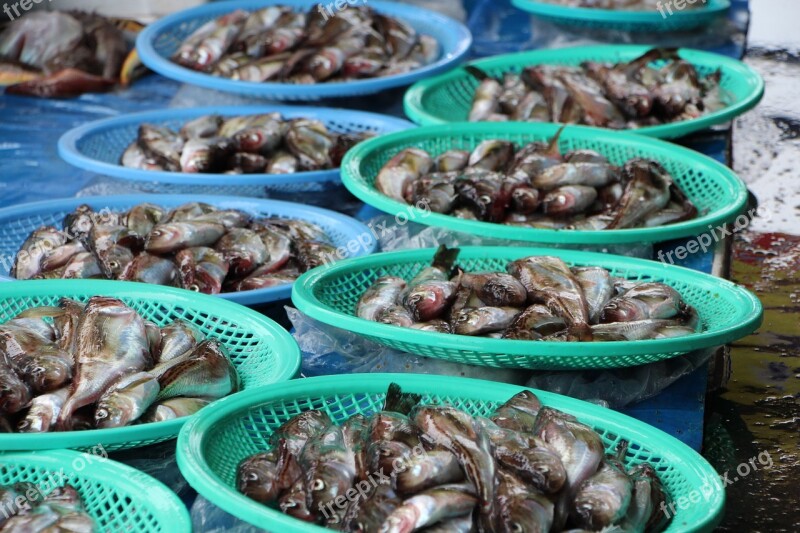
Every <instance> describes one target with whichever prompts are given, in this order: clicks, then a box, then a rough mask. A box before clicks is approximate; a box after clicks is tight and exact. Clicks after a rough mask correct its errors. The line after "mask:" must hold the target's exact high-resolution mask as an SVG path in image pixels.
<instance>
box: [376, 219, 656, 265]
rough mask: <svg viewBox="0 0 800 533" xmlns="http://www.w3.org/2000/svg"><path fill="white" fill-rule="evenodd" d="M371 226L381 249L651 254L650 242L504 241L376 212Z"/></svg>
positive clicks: (648, 256)
mask: <svg viewBox="0 0 800 533" xmlns="http://www.w3.org/2000/svg"><path fill="white" fill-rule="evenodd" d="M366 224H367V226H369V227H370V228H372V229H373V233H374V234H375V235H376V237H377V238H378V242H379V243H380V249H381V250H382V251H384V252H389V251H393V250H403V249H407V248H435V247H437V246H439V245H440V244H444V245H446V246H449V247H453V246H508V247H517V248H519V247H523V246H524V247H535V246H545V247H547V248H572V249H575V248H579V249H581V250H587V251H593V252H603V253H610V254H618V255H627V256H630V257H643V258H646V259H650V258H652V257H653V246H652V245H651V244H646V243H633V244H613V245H603V246H589V245H586V246H584V245H574V244H554V243H548V244H542V245H537V243H534V242H522V241H508V240H504V239H492V238H490V237H482V236H479V235H470V234H468V233H459V232H455V231H451V230H448V229H445V228H439V227H435V226H424V225H422V224H416V223H414V222H407V223H405V224H403V223H400V222H398V221H397V219H396V218H395V217H393V216H389V215H379V216H377V217H373V218H371V219H370V220H368V221H367V222H366Z"/></svg>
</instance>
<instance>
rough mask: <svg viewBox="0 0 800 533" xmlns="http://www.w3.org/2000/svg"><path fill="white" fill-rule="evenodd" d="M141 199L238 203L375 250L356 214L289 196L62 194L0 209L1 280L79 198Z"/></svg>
mask: <svg viewBox="0 0 800 533" xmlns="http://www.w3.org/2000/svg"><path fill="white" fill-rule="evenodd" d="M142 202H149V203H152V204H156V205H160V206H163V207H167V208H169V207H175V206H178V205H181V204H184V203H187V202H206V203H209V204H212V205H214V206H217V207H220V208H224V209H241V210H242V211H246V212H248V213H252V214H253V215H257V216H262V217H267V216H272V215H275V216H280V217H286V218H295V219H301V220H307V221H309V222H313V223H314V224H317V225H318V226H320V227H321V228H322V229H324V230H325V232H326V233H327V234H328V236H330V238H331V242H332V244H333V245H334V246H336V247H337V248H339V247H341V248H343V250H344V253H345V254H346V255H347V257H359V256H362V255H368V254H371V253H372V252H374V251H375V249H376V247H377V242H376V240H375V238H374V236H373V233H372V231H371V230H370V229H369V228H368V227H367V226H365V225H364V224H362V223H360V222H358V221H357V220H355V219H353V218H350V217H348V216H345V215H342V214H340V213H336V212H334V211H329V210H327V209H321V208H318V207H310V206H305V205H300V204H294V203H290V202H280V201H277V200H259V199H247V198H239V197H229V196H184V195H126V196H90V197H84V198H66V199H60V200H49V201H45V202H34V203H29V204H22V205H16V206H13V207H7V208H5V209H0V280H4V281H9V280H11V279H12V278H11V277H10V270H11V264H12V261H13V259H14V257H15V256H16V253H17V251H18V250H19V248H20V246H22V243H23V242H24V241H25V239H26V238H27V237H28V235H29V234H30V233H31V231H33V230H34V229H36V228H38V227H40V226H45V225H54V226H56V227H58V228H60V227H61V223H62V221H63V220H64V217H65V216H66V215H67V214H68V213H71V212H72V211H73V210H74V209H75V208H76V207H77V206H79V205H81V204H87V205H89V206H90V207H91V208H92V209H94V210H95V211H99V210H101V209H104V208H108V209H110V210H112V211H125V210H127V209H130V208H131V207H133V206H134V205H136V204H138V203H142ZM354 250H355V251H354ZM291 293H292V284H291V283H287V284H286V285H280V286H278V287H270V288H266V289H257V290H252V291H242V292H231V293H223V294H220V295H219V296H220V297H221V298H224V299H226V300H230V301H232V302H236V303H239V304H243V305H256V304H263V303H268V302H274V301H277V300H285V299H288V298H289V297H290V296H291Z"/></svg>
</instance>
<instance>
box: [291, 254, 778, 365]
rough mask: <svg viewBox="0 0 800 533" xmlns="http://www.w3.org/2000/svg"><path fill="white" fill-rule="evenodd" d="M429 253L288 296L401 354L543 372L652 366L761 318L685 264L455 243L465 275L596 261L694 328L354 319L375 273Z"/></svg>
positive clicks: (379, 259) (393, 257) (731, 287)
mask: <svg viewBox="0 0 800 533" xmlns="http://www.w3.org/2000/svg"><path fill="white" fill-rule="evenodd" d="M434 253H435V250H434V249H432V248H429V249H425V250H405V251H400V252H387V253H380V254H374V255H371V256H368V257H362V258H357V259H347V260H344V261H341V262H339V263H337V264H335V265H331V266H329V267H321V268H317V269H315V270H313V271H311V272H308V273H306V274H303V276H301V277H300V279H299V280H298V281H297V282H296V283H295V285H294V289H293V291H292V301H293V302H294V304H295V306H296V307H297V309H299V310H300V311H302V312H303V313H305V314H306V315H308V316H310V317H311V318H313V319H316V320H319V321H320V322H323V323H325V324H329V325H331V326H334V327H337V328H341V329H345V330H348V331H352V332H354V333H357V334H358V335H361V336H363V337H365V338H367V339H369V340H372V341H375V342H379V343H381V344H385V345H387V346H390V347H392V348H395V349H397V350H402V351H404V352H411V353H415V354H419V355H424V356H427V357H436V358H439V359H446V360H449V361H455V362H457V363H467V364H473V365H482V366H491V367H508V368H533V369H542V370H567V369H579V368H580V369H590V368H614V367H624V366H634V365H641V364H645V363H651V362H653V361H659V360H662V359H668V358H670V357H675V356H677V355H680V354H682V353H686V352H690V351H692V350H698V349H700V348H707V347H711V346H719V345H722V344H725V343H728V342H731V341H734V340H736V339H739V338H741V337H744V336H746V335H747V334H749V333H752V332H753V331H755V330H756V329H757V328H758V326H759V325H760V324H761V320H762V313H763V311H762V308H761V302H759V300H758V298H756V297H755V296H754V295H753V294H752V293H750V292H749V291H747V290H746V289H744V288H742V287H740V286H738V285H735V284H733V283H731V282H729V281H726V280H723V279H720V278H716V277H714V276H710V275H708V274H704V273H702V272H697V271H694V270H689V269H687V268H683V267H677V266H674V265H668V264H665V263H661V262H657V261H648V260H644V259H635V258H631V257H624V256H616V255H608V254H600V253H592V252H577V251H572V250H553V249H545V248H505V247H503V248H501V247H482V246H474V247H472V246H468V247H463V248H461V253H460V254H459V256H458V261H457V264H458V266H459V267H461V268H462V269H463V270H464V271H465V272H481V271H502V272H505V267H506V264H507V263H508V262H509V261H513V260H515V259H519V258H522V257H528V256H532V255H552V256H557V257H560V258H561V259H563V260H564V262H565V263H567V264H568V265H570V266H601V267H603V268H606V269H608V270H609V271H610V272H611V274H612V275H613V276H620V277H623V278H627V279H630V280H637V281H654V282H661V283H666V284H667V285H669V286H671V287H674V288H675V289H676V290H677V291H678V292H680V293H681V295H682V296H683V299H684V300H685V301H686V302H687V303H688V304H689V305H692V306H694V307H695V308H696V309H697V311H698V313H699V315H700V321H701V327H700V331H699V332H698V333H695V334H694V335H689V336H686V337H677V338H669V339H650V340H641V341H610V342H582V343H576V342H544V341H524V340H508V339H492V338H484V337H469V336H465V335H452V334H448V333H437V332H430V331H417V330H412V329H408V328H402V327H400V326H392V325H389V324H380V323H378V322H372V321H369V320H365V319H363V318H358V317H356V316H355V307H356V303H357V302H358V299H359V297H360V296H361V295H362V294H363V293H364V291H365V290H366V289H367V288H368V287H370V286H371V285H372V284H373V283H374V282H375V280H376V279H377V278H379V277H381V276H387V275H391V276H399V277H401V278H403V279H405V280H410V279H412V278H413V277H414V276H415V275H416V274H417V273H418V272H419V271H420V270H422V269H423V268H425V267H426V266H428V265H430V263H431V260H432V258H433V254H434Z"/></svg>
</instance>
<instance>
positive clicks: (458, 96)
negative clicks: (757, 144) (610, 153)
mask: <svg viewBox="0 0 800 533" xmlns="http://www.w3.org/2000/svg"><path fill="white" fill-rule="evenodd" d="M650 48H652V47H650V46H637V45H602V46H580V47H574V48H560V49H557V50H535V51H532V52H521V53H516V54H506V55H500V56H496V57H491V58H487V59H482V60H479V61H474V62H471V63H470V64H471V65H474V66H476V67H479V68H481V69H482V70H484V71H486V72H487V73H489V74H490V75H492V76H499V75H502V74H503V73H505V72H520V71H521V70H522V69H523V68H525V67H528V66H531V65H539V64H547V65H568V66H577V65H580V64H581V63H582V62H583V61H605V62H612V63H616V62H620V61H630V60H631V59H634V58H636V57H639V56H640V55H642V54H644V53H645V52H646V51H647V50H649V49H650ZM679 53H680V56H681V57H682V58H683V59H685V60H686V61H688V62H689V63H691V64H692V65H694V66H695V68H696V69H697V71H698V72H699V73H700V74H702V75H707V74H711V73H713V72H715V71H716V70H717V69H719V70H720V71H721V73H722V76H721V78H720V85H721V87H722V89H723V90H724V91H725V92H726V93H727V94H728V95H729V97H730V100H731V101H730V103H729V104H728V105H727V106H726V107H724V108H722V109H720V110H717V111H714V112H712V113H708V114H706V115H703V116H701V117H698V118H695V119H691V120H685V121H681V122H674V123H670V124H661V125H658V126H647V127H644V128H638V129H636V130H635V131H636V132H637V133H639V134H641V135H648V136H650V137H660V138H674V137H680V136H682V135H687V134H689V133H692V132H695V131H700V130H703V129H706V128H708V127H709V126H712V125H714V124H721V123H723V122H727V121H728V120H731V119H732V118H734V117H736V116H738V115H741V114H742V113H744V112H745V111H748V110H750V109H752V108H753V107H755V105H756V104H757V103H758V102H759V101H760V100H761V97H762V96H764V80H763V79H761V76H759V74H758V73H757V72H756V71H755V70H753V69H752V68H750V67H749V66H747V65H745V64H744V63H742V62H741V61H737V60H735V59H731V58H729V57H725V56H723V55H719V54H714V53H711V52H702V51H700V50H690V49H686V48H681V49H680V50H679ZM477 86H478V81H477V80H476V79H475V78H474V77H473V76H471V75H470V74H469V73H467V71H466V70H464V69H461V68H459V69H454V70H452V71H450V72H448V73H446V74H442V75H441V76H437V77H435V78H430V79H427V80H424V81H421V82H419V83H417V84H415V85H414V86H413V87H411V88H410V89H409V90H408V91H407V92H406V95H405V100H404V104H405V111H406V115H408V117H409V118H410V119H411V120H413V121H414V122H416V123H417V124H421V125H423V126H424V125H428V124H443V123H447V122H462V121H465V120H467V118H468V116H469V110H470V108H471V107H472V95H473V94H474V92H475V88H476V87H477Z"/></svg>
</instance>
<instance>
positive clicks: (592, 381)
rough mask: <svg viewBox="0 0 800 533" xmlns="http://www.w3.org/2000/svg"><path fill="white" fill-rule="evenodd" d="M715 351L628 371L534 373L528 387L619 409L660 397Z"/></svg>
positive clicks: (712, 349)
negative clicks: (656, 396)
mask: <svg viewBox="0 0 800 533" xmlns="http://www.w3.org/2000/svg"><path fill="white" fill-rule="evenodd" d="M715 350H716V348H711V349H706V350H696V351H694V352H690V353H688V354H685V355H681V356H678V357H673V358H672V359H666V360H664V361H657V362H655V363H649V364H646V365H641V366H633V367H628V368H616V369H609V370H583V371H568V372H535V373H534V374H533V375H532V376H531V379H529V380H528V383H526V385H527V386H529V387H531V388H534V389H542V390H546V391H549V392H555V393H558V394H563V395H565V396H570V397H572V398H578V399H580V400H586V401H590V402H593V403H604V404H606V406H607V407H610V408H612V409H620V408H622V407H625V406H628V405H630V404H633V403H636V402H640V401H642V400H645V399H647V398H650V397H653V396H655V395H657V394H658V393H660V392H661V391H662V390H664V389H666V388H667V387H668V386H670V385H672V384H673V383H675V382H676V381H677V380H678V379H680V378H682V377H683V376H685V375H687V374H690V373H692V372H693V371H695V370H696V369H698V368H700V367H701V366H703V365H704V364H705V363H706V361H708V359H709V358H710V357H711V354H713V353H714V351H715Z"/></svg>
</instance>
